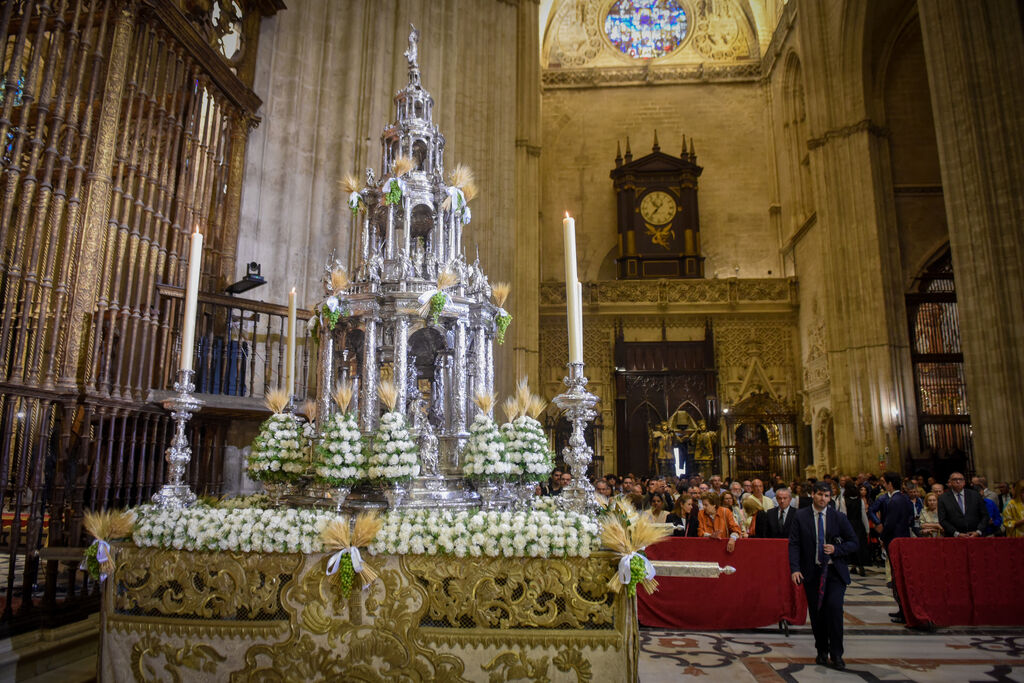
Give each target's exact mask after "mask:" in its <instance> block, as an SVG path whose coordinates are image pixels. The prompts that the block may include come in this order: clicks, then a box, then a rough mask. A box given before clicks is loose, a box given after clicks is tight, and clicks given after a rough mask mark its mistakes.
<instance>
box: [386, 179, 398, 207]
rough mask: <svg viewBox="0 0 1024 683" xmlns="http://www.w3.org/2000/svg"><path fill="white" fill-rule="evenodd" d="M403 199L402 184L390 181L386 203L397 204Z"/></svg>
mask: <svg viewBox="0 0 1024 683" xmlns="http://www.w3.org/2000/svg"><path fill="white" fill-rule="evenodd" d="M400 201H402V186H401V185H399V184H398V183H390V184H389V185H388V191H387V192H385V193H384V203H385V204H397V203H398V202H400Z"/></svg>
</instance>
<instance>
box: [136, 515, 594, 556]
mask: <svg viewBox="0 0 1024 683" xmlns="http://www.w3.org/2000/svg"><path fill="white" fill-rule="evenodd" d="M546 503H547V501H537V503H536V504H535V505H534V507H533V508H532V509H529V510H524V511H517V512H497V511H483V510H472V511H468V510H462V511H458V512H455V511H452V510H435V509H418V510H416V509H412V510H410V509H399V510H392V511H389V512H387V513H385V515H384V516H383V526H382V527H381V530H380V531H379V532H377V535H376V537H375V538H374V540H373V542H372V543H371V544H370V546H369V551H370V553H372V554H375V555H381V554H399V555H444V554H447V555H454V556H456V557H588V556H589V555H590V553H592V552H593V551H594V550H596V549H597V548H598V547H599V546H600V535H601V528H600V525H599V524H598V523H597V521H596V520H595V519H594V518H593V517H590V516H588V515H583V514H579V513H576V512H569V511H566V510H562V509H560V508H558V507H557V506H549V505H547V504H546ZM135 514H136V522H135V531H134V533H133V535H132V540H133V541H134V542H135V545H137V546H139V547H151V548H173V549H175V550H188V551H213V552H216V551H222V552H255V553H306V554H309V553H320V552H325V550H326V549H325V548H324V545H323V541H322V540H321V539H320V532H321V531H322V530H323V528H324V527H325V526H327V524H328V523H329V522H330V521H332V520H334V519H337V516H336V515H334V514H333V513H329V512H321V511H315V510H297V509H294V508H281V509H261V508H236V509H225V508H211V507H207V506H205V505H199V506H196V507H192V508H186V509H184V510H163V509H161V508H158V507H156V506H155V505H143V506H140V507H138V508H136V509H135Z"/></svg>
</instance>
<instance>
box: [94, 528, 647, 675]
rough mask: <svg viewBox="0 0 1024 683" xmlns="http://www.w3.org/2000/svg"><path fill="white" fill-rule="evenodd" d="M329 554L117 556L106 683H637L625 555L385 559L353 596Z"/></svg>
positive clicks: (105, 632) (106, 633)
mask: <svg viewBox="0 0 1024 683" xmlns="http://www.w3.org/2000/svg"><path fill="white" fill-rule="evenodd" d="M327 559H328V558H327V555H326V554H322V553H320V554H312V555H298V554H268V555H262V556H261V555H257V554H253V553H190V552H187V551H175V550H163V549H152V548H136V547H135V546H122V547H119V548H117V549H116V568H115V571H114V574H113V575H112V576H111V577H110V578H109V579H108V580H107V582H106V584H105V589H106V592H105V594H104V603H103V622H102V627H101V637H102V645H101V667H100V679H101V680H103V681H121V680H128V679H130V680H135V681H157V680H174V681H182V680H188V681H251V680H261V681H315V680H332V681H333V680H359V681H392V680H407V681H480V680H487V681H493V682H495V683H496V682H499V681H510V680H518V679H529V680H547V681H576V682H584V681H592V680H594V681H596V680H615V681H626V680H635V679H636V663H637V656H638V634H637V625H636V611H635V610H636V607H635V604H636V603H635V602H634V601H632V600H629V599H627V598H626V596H625V593H624V592H620V593H618V594H615V593H611V592H610V591H609V590H608V587H607V583H608V579H609V578H611V575H612V573H613V572H614V571H615V566H616V562H615V557H614V556H613V555H611V554H609V553H595V554H594V555H592V556H591V557H589V558H586V559H583V558H567V559H522V558H511V559H508V558H472V559H457V558H450V557H436V556H423V555H420V556H377V557H373V556H369V557H367V558H364V559H366V560H368V561H369V563H370V564H371V565H372V566H373V567H374V568H375V569H376V570H377V571H378V572H379V574H380V578H379V580H378V581H376V582H374V583H373V584H372V585H371V586H370V587H369V588H368V589H367V590H359V589H358V585H359V584H358V583H357V584H356V586H357V587H356V588H353V590H352V592H351V593H350V594H349V596H348V597H347V598H346V597H344V596H343V595H342V592H341V589H340V587H339V585H338V580H337V577H333V576H327V575H326V567H327Z"/></svg>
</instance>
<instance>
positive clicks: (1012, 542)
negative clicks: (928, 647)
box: [889, 538, 1024, 626]
mask: <svg viewBox="0 0 1024 683" xmlns="http://www.w3.org/2000/svg"><path fill="white" fill-rule="evenodd" d="M889 557H890V558H891V560H892V574H893V581H894V582H895V584H896V590H897V591H898V592H899V594H900V603H901V604H902V606H903V614H904V615H905V616H906V619H907V624H908V625H909V626H920V625H928V624H929V623H930V624H935V625H936V626H1024V580H1022V579H1021V576H1020V572H1021V567H1024V538H897V539H894V540H893V541H892V543H890V544H889Z"/></svg>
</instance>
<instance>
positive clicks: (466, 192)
mask: <svg viewBox="0 0 1024 683" xmlns="http://www.w3.org/2000/svg"><path fill="white" fill-rule="evenodd" d="M448 184H449V185H451V186H452V187H455V188H458V189H459V190H460V191H461V192H462V196H463V197H464V198H465V200H466V202H467V203H468V202H470V201H472V200H473V199H474V198H475V197H476V196H477V194H478V193H479V191H478V190H477V186H476V179H475V178H474V177H473V171H471V170H470V168H469V166H466V165H465V164H459V165H457V166H456V167H455V169H454V170H453V171H452V172H451V173H450V174H449V175H448ZM451 207H452V196H451V195H448V196H447V197H445V199H444V201H443V202H442V203H441V208H442V209H444V210H445V211H447V210H448V209H450V208H451Z"/></svg>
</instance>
